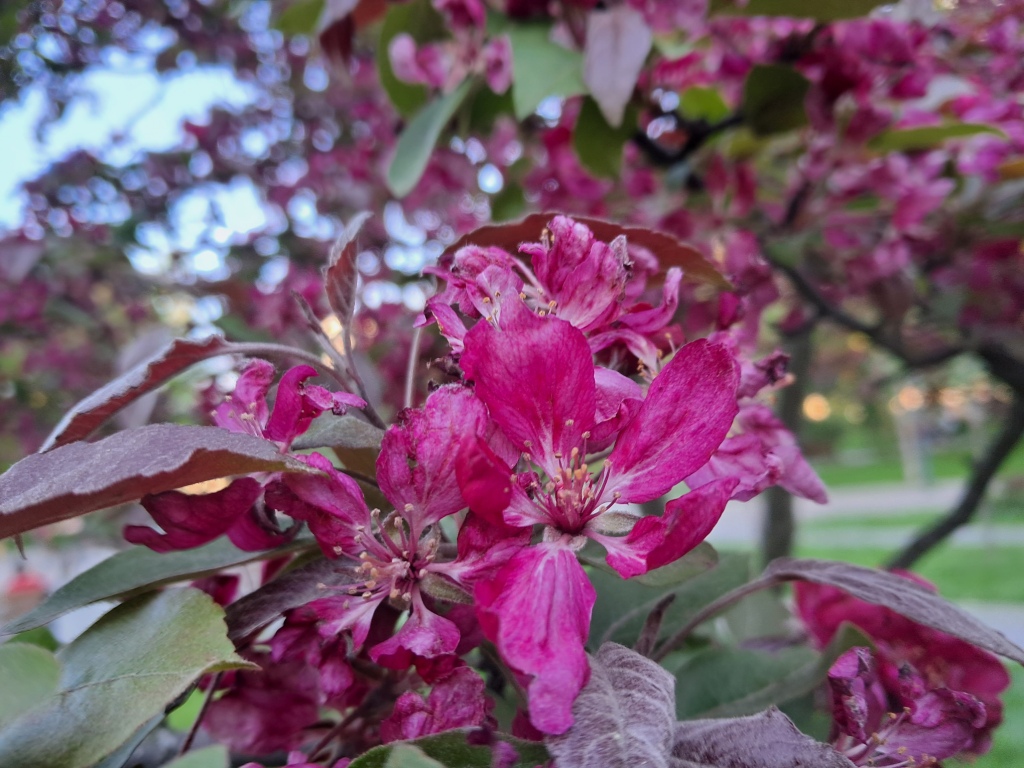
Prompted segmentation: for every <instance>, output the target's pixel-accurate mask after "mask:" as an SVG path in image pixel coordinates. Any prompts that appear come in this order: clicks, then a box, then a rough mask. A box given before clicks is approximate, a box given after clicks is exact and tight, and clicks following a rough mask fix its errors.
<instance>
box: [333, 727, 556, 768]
mask: <svg viewBox="0 0 1024 768" xmlns="http://www.w3.org/2000/svg"><path fill="white" fill-rule="evenodd" d="M469 733H471V731H470V730H466V729H463V730H454V731H445V732H444V733H438V734H435V735H434V736H425V737H424V738H422V739H416V740H415V741H408V742H397V743H395V744H386V745H384V746H381V747H375V748H374V749H371V750H370V751H369V752H367V753H365V754H364V755H362V756H361V757H357V758H356V759H355V760H353V761H352V763H351V764H350V765H349V768H398V766H402V768H420V767H421V766H422V768H428V766H435V765H442V766H447V768H491V765H492V757H493V755H492V750H491V748H490V747H488V746H477V745H472V744H470V743H469V742H468V741H467V740H466V736H467V735H468V734H469ZM494 737H495V738H497V739H500V740H501V741H504V742H506V743H508V744H511V745H512V747H513V748H514V749H515V750H516V752H517V753H518V758H517V759H516V762H514V763H513V764H512V765H511V766H509V768H534V766H537V765H543V764H544V763H546V762H547V761H548V760H549V759H550V758H549V755H548V751H547V750H546V749H545V748H544V745H543V744H540V743H538V742H534V741H524V740H522V739H517V738H515V737H513V736H507V735H505V734H503V733H496V734H494ZM412 747H414V748H415V749H414V750H413V749H411V748H412ZM395 753H397V754H398V755H399V759H400V760H412V759H416V760H418V761H420V762H393V760H394V759H395V757H394V755H395ZM424 758H426V759H429V760H430V761H431V762H422V761H423V760H424ZM435 761H436V762H435Z"/></svg>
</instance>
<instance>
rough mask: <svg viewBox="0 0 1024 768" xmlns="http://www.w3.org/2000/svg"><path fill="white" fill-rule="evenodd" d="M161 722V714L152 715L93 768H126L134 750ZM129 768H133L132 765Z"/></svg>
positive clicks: (162, 715)
mask: <svg viewBox="0 0 1024 768" xmlns="http://www.w3.org/2000/svg"><path fill="white" fill-rule="evenodd" d="M163 720H164V713H163V712H160V713H158V714H156V715H153V717H151V718H149V720H147V721H146V722H145V723H143V724H142V726H140V727H139V728H137V729H136V730H135V733H133V734H132V736H131V738H130V739H128V741H126V742H125V743H124V744H122V745H121V746H119V747H118V748H117V749H115V750H114V751H113V752H111V753H110V754H109V755H107V756H106V757H105V758H103V759H102V760H100V761H99V762H98V763H96V765H95V766H94V768H126V766H127V764H128V760H129V759H130V758H131V756H132V755H133V754H134V753H135V750H136V749H138V748H139V745H140V744H141V743H142V742H143V741H145V740H146V737H147V736H149V734H151V733H152V732H153V731H155V730H156V728H157V726H159V725H160V723H162V722H163ZM131 768H134V764H133V765H132V766H131Z"/></svg>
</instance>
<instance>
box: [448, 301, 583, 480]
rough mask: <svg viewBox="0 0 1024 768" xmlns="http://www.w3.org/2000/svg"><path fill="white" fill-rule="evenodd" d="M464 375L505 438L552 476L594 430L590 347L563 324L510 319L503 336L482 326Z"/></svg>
mask: <svg viewBox="0 0 1024 768" xmlns="http://www.w3.org/2000/svg"><path fill="white" fill-rule="evenodd" d="M510 305H511V302H510ZM462 369H463V370H464V371H465V373H466V378H467V379H469V380H471V381H473V382H475V384H476V394H477V397H479V398H480V399H481V400H482V401H483V402H484V404H485V405H486V406H487V408H488V409H489V410H490V413H491V417H492V418H493V419H494V421H495V422H497V424H498V426H499V427H501V429H502V431H503V432H504V433H505V435H506V436H507V437H508V438H509V439H510V440H511V441H512V442H513V444H515V446H516V448H517V449H518V450H520V451H524V452H526V453H529V454H530V455H531V456H532V457H533V460H534V461H536V462H537V463H538V464H540V465H541V466H542V467H543V468H544V470H545V471H547V472H548V474H550V475H554V474H555V473H556V471H557V466H558V458H557V457H558V456H563V455H564V456H568V455H569V453H570V451H571V450H572V449H573V448H575V447H577V446H579V445H580V443H581V442H582V439H583V433H584V432H587V431H589V430H590V429H591V428H592V427H593V424H594V411H595V408H596V387H595V384H594V363H593V360H592V358H591V355H590V347H589V345H588V344H587V340H586V338H585V337H584V336H583V334H582V333H581V332H580V331H578V330H577V329H576V328H573V327H572V326H571V325H569V324H568V323H566V322H564V321H562V320H559V319H557V318H552V317H545V318H541V317H537V316H536V315H534V314H532V313H530V312H527V311H519V312H517V313H516V314H515V316H514V317H512V318H509V316H508V313H507V312H506V314H505V315H504V317H503V321H502V327H501V329H500V330H499V329H497V328H495V327H493V326H492V325H491V324H490V323H486V322H481V323H477V324H476V325H475V326H474V327H473V329H472V330H471V331H470V332H469V333H468V334H466V350H465V352H464V353H463V355H462Z"/></svg>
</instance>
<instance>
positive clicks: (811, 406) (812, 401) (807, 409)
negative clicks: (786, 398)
mask: <svg viewBox="0 0 1024 768" xmlns="http://www.w3.org/2000/svg"><path fill="white" fill-rule="evenodd" d="M831 415H832V406H831V405H829V403H828V399H827V398H826V397H825V396H824V395H819V394H818V393H817V392H814V393H812V394H810V395H808V396H807V397H805V398H804V416H806V417H807V418H808V419H810V420H811V421H824V420H825V419H827V418H828V417H829V416H831Z"/></svg>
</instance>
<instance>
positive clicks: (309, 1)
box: [273, 0, 325, 35]
mask: <svg viewBox="0 0 1024 768" xmlns="http://www.w3.org/2000/svg"><path fill="white" fill-rule="evenodd" d="M324 3H325V0H294V1H293V2H292V4H291V5H289V6H288V7H287V8H285V9H284V11H283V12H282V13H281V15H280V16H278V17H277V20H276V21H274V23H273V27H274V29H277V30H279V31H281V32H284V34H286V35H312V34H313V32H315V31H316V23H317V22H318V21H319V20H320V14H321V13H323V11H324Z"/></svg>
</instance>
